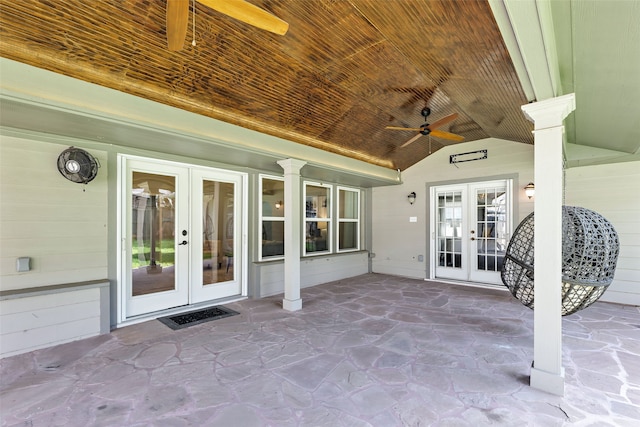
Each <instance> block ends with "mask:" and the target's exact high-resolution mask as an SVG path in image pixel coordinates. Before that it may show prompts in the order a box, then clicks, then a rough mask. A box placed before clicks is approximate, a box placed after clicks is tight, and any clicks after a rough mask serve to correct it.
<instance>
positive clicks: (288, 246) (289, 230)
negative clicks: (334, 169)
mask: <svg viewBox="0 0 640 427" xmlns="http://www.w3.org/2000/svg"><path fill="white" fill-rule="evenodd" d="M278 164H279V165H280V167H282V169H284V299H283V300H282V308H284V309H285V310H288V311H297V310H300V309H301V308H302V299H301V298H300V245H301V243H300V242H302V238H301V233H302V232H301V229H302V223H301V219H300V218H301V212H302V202H301V201H300V197H301V196H300V195H301V194H302V192H301V188H300V186H301V184H300V169H302V167H303V166H304V165H306V164H307V162H305V161H302V160H296V159H285V160H279V161H278Z"/></svg>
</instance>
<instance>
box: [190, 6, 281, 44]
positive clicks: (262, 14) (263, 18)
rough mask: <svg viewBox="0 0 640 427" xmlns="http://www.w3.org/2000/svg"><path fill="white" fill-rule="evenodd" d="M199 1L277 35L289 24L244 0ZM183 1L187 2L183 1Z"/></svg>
mask: <svg viewBox="0 0 640 427" xmlns="http://www.w3.org/2000/svg"><path fill="white" fill-rule="evenodd" d="M198 2H199V3H202V4H203V5H205V6H207V7H210V8H211V9H213V10H217V11H218V12H220V13H224V14H225V15H228V16H230V17H232V18H235V19H237V20H239V21H242V22H244V23H247V24H249V25H253V26H254V27H257V28H260V29H262V30H266V31H270V32H272V33H275V34H278V35H281V36H283V35H285V34H286V32H287V30H288V29H289V24H288V23H287V22H285V21H283V20H282V19H280V18H278V17H277V16H275V15H272V14H271V13H269V12H267V11H266V10H264V9H260V8H259V7H258V6H255V5H253V4H251V3H248V2H246V1H244V0H198ZM185 3H188V2H186V1H185Z"/></svg>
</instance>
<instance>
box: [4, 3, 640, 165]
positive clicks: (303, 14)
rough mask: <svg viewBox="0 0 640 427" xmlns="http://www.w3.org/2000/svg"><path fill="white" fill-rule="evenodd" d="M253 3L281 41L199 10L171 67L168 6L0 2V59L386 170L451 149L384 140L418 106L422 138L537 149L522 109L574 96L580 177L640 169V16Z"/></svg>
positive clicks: (636, 12) (545, 8) (396, 134)
mask: <svg viewBox="0 0 640 427" xmlns="http://www.w3.org/2000/svg"><path fill="white" fill-rule="evenodd" d="M185 1H186V0H185ZM250 1H251V3H253V4H255V5H257V6H260V7H262V8H264V9H266V10H268V11H270V12H271V13H273V14H274V15H276V16H278V17H280V18H282V19H284V20H285V21H287V22H288V23H289V24H290V29H289V32H288V33H287V34H286V35H285V36H277V35H273V34H271V33H268V32H265V31H262V30H258V29H255V28H253V27H250V26H247V25H246V24H243V23H241V22H238V21H236V20H233V19H231V18H229V17H227V16H225V15H222V14H220V13H218V12H215V11H213V10H211V9H208V8H206V7H205V6H202V5H201V4H199V3H197V2H196V3H195V12H196V14H195V18H196V19H195V22H196V24H195V39H196V46H195V47H194V46H191V44H190V39H191V37H192V36H191V35H192V34H193V29H194V28H193V26H192V22H193V21H192V20H191V19H190V23H189V30H188V40H186V41H185V47H184V49H183V50H182V51H180V52H170V51H169V50H168V49H167V44H166V38H165V6H166V3H165V0H100V1H97V0H96V1H86V0H56V1H51V0H20V1H12V0H0V55H1V56H3V57H5V58H9V59H12V60H15V61H19V62H23V63H26V64H29V65H33V66H36V67H39V68H43V69H46V70H50V71H54V72H57V73H60V74H64V75H67V76H71V77H75V78H77V79H80V80H84V81H88V82H92V83H96V84H99V85H102V86H105V87H108V88H112V89H116V90H118V91H122V92H125V93H129V94H132V95H136V96H139V97H142V98H146V99H149V100H152V101H156V102H159V103H163V104H166V105H169V106H173V107H177V108H179V109H182V110H186V111H189V112H192V113H196V114H198V115H202V116H206V117H210V118H214V119H218V120H221V121H224V122H227V123H230V124H234V125H239V126H242V127H245V128H248V129H251V130H255V131H259V132H262V133H265V134H268V135H273V136H276V137H279V138H283V139H286V140H289V141H293V142H295V143H298V144H302V145H304V146H310V147H315V148H319V149H322V150H325V151H329V152H333V153H337V154H341V155H344V156H348V157H351V158H354V159H358V160H362V161H365V162H368V163H370V164H373V165H378V166H383V167H385V168H390V169H401V170H404V169H406V168H408V167H410V166H411V165H413V164H415V163H417V162H418V161H420V160H422V159H423V158H425V157H426V156H428V155H429V154H430V153H433V152H435V151H437V150H438V149H440V148H442V147H443V146H444V145H446V144H449V143H450V142H449V141H446V140H441V139H438V138H435V137H427V136H423V137H421V138H420V139H418V141H417V142H415V143H413V144H411V145H409V146H408V147H405V148H400V146H401V145H402V144H403V143H404V142H405V141H407V140H408V139H409V138H411V137H412V136H414V135H415V134H414V133H411V132H402V131H389V130H385V129H384V127H385V126H387V125H393V126H406V127H418V126H419V125H420V124H422V123H423V118H422V116H421V115H420V111H421V110H422V108H424V107H425V106H428V107H430V108H431V110H432V114H431V116H430V117H429V122H434V121H436V120H438V119H439V118H442V117H444V116H446V115H448V114H451V113H453V112H457V113H458V114H459V117H458V119H457V120H456V121H454V122H452V123H450V124H448V125H446V126H445V127H444V128H443V130H445V131H449V132H453V133H456V134H460V135H462V136H464V137H465V140H466V141H472V140H477V139H483V138H487V137H496V138H503V139H508V140H512V141H517V142H521V143H527V144H530V143H533V137H532V134H531V132H530V131H531V129H532V125H531V124H530V123H529V122H527V121H526V119H525V118H524V115H523V114H522V112H521V109H520V106H521V105H524V104H526V103H527V102H529V101H533V100H542V99H545V98H547V97H551V96H556V95H562V94H566V93H571V92H575V94H576V104H577V109H576V111H575V112H574V114H572V115H570V116H569V118H568V119H567V122H566V127H567V143H568V144H567V146H568V147H569V148H568V150H567V151H568V152H569V154H571V153H578V151H579V153H578V154H574V155H573V157H572V158H573V159H574V160H575V164H585V163H588V162H598V161H623V160H628V159H636V158H638V156H639V155H640V154H638V153H639V148H640V110H639V108H638V102H637V99H638V98H639V97H640V84H639V83H638V81H639V79H638V77H637V76H638V75H640V26H639V25H637V22H640V1H635V0H612V1H583V0H568V1H552V2H547V1H536V0H518V1H510V0H508V1H503V0H488V1H485V0H478V1H473V0H467V1H453V0H442V1H436V0H397V1H391V0H388V1H387V0H250ZM496 5H498V6H499V7H502V6H503V5H506V6H507V7H506V9H508V12H509V13H507V18H506V21H509V22H508V25H507V26H505V25H500V26H499V22H497V15H494V12H495V9H496ZM518 8H521V9H522V11H521V13H520V18H519V19H518V14H517V13H516V12H517V9H518ZM492 9H493V10H492ZM191 12H193V8H192V9H191ZM494 16H496V17H494ZM190 18H193V14H192V15H191V16H190ZM509 18H510V20H509ZM498 20H499V18H498ZM503 24H504V22H503ZM506 27H509V31H505V28H506ZM501 31H502V34H501ZM507 32H508V33H509V34H507ZM514 34H515V37H514V46H509V47H508V48H509V51H510V52H511V56H510V52H509V51H508V49H507V45H506V44H505V40H507V39H508V35H514ZM532 34H535V35H538V34H540V36H539V37H532ZM520 57H522V60H521V59H520ZM512 59H513V60H512ZM518 61H522V62H523V70H524V71H522V70H520V71H519V73H516V69H515V67H514V63H517V62H518ZM516 66H517V65H516ZM547 80H548V82H547ZM521 81H523V82H524V83H525V84H524V86H523V85H522V84H521ZM528 81H531V82H532V83H533V86H534V87H535V88H536V89H537V90H536V91H534V93H533V94H530V93H529V92H531V91H530V90H529V89H528ZM541 81H544V82H545V83H544V85H542V84H540V82H541ZM542 86H546V90H545V91H541V90H539V88H540V87H542ZM122 138H124V139H126V133H125V132H122ZM113 142H117V143H126V141H113ZM575 147H581V148H583V149H584V150H578V151H576V149H575ZM589 150H592V151H589ZM594 150H595V151H594ZM602 159H604V160H602ZM569 160H570V161H571V159H569Z"/></svg>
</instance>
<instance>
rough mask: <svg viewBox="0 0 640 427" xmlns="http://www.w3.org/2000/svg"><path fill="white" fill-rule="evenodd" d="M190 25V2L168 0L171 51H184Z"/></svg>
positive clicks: (168, 42) (168, 35)
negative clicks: (188, 25)
mask: <svg viewBox="0 0 640 427" xmlns="http://www.w3.org/2000/svg"><path fill="white" fill-rule="evenodd" d="M188 23H189V2H188V1H185V0H167V44H168V45H169V50H171V51H178V50H182V47H183V46H184V39H185V37H186V36H187V24H188Z"/></svg>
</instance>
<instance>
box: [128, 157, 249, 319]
mask: <svg viewBox="0 0 640 427" xmlns="http://www.w3.org/2000/svg"><path fill="white" fill-rule="evenodd" d="M120 167H121V171H122V174H121V183H122V192H121V193H122V202H121V206H122V212H121V218H122V220H121V224H122V227H121V234H122V236H121V237H122V238H121V242H122V243H121V251H122V260H121V273H122V274H121V276H122V280H121V295H122V296H123V298H121V299H120V303H121V304H122V307H121V310H120V312H121V316H120V318H121V321H123V320H126V319H128V318H131V317H135V316H140V315H145V314H148V313H152V312H156V311H161V310H165V309H169V308H175V307H180V306H189V305H191V304H195V303H200V302H205V301H209V300H216V299H220V298H226V297H230V296H234V295H238V296H239V295H243V293H244V292H245V291H244V287H243V276H244V274H243V269H242V266H243V253H244V250H243V247H244V246H243V240H244V239H243V236H244V234H245V233H244V229H245V228H246V225H245V221H244V220H243V218H244V217H245V215H244V212H243V211H242V206H243V203H242V200H243V192H244V187H245V182H246V177H245V175H244V174H238V173H234V172H229V171H222V170H217V169H209V168H201V167H195V166H190V165H184V164H179V163H171V162H162V161H154V160H150V159H140V158H133V157H125V156H122V157H121V162H120Z"/></svg>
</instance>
